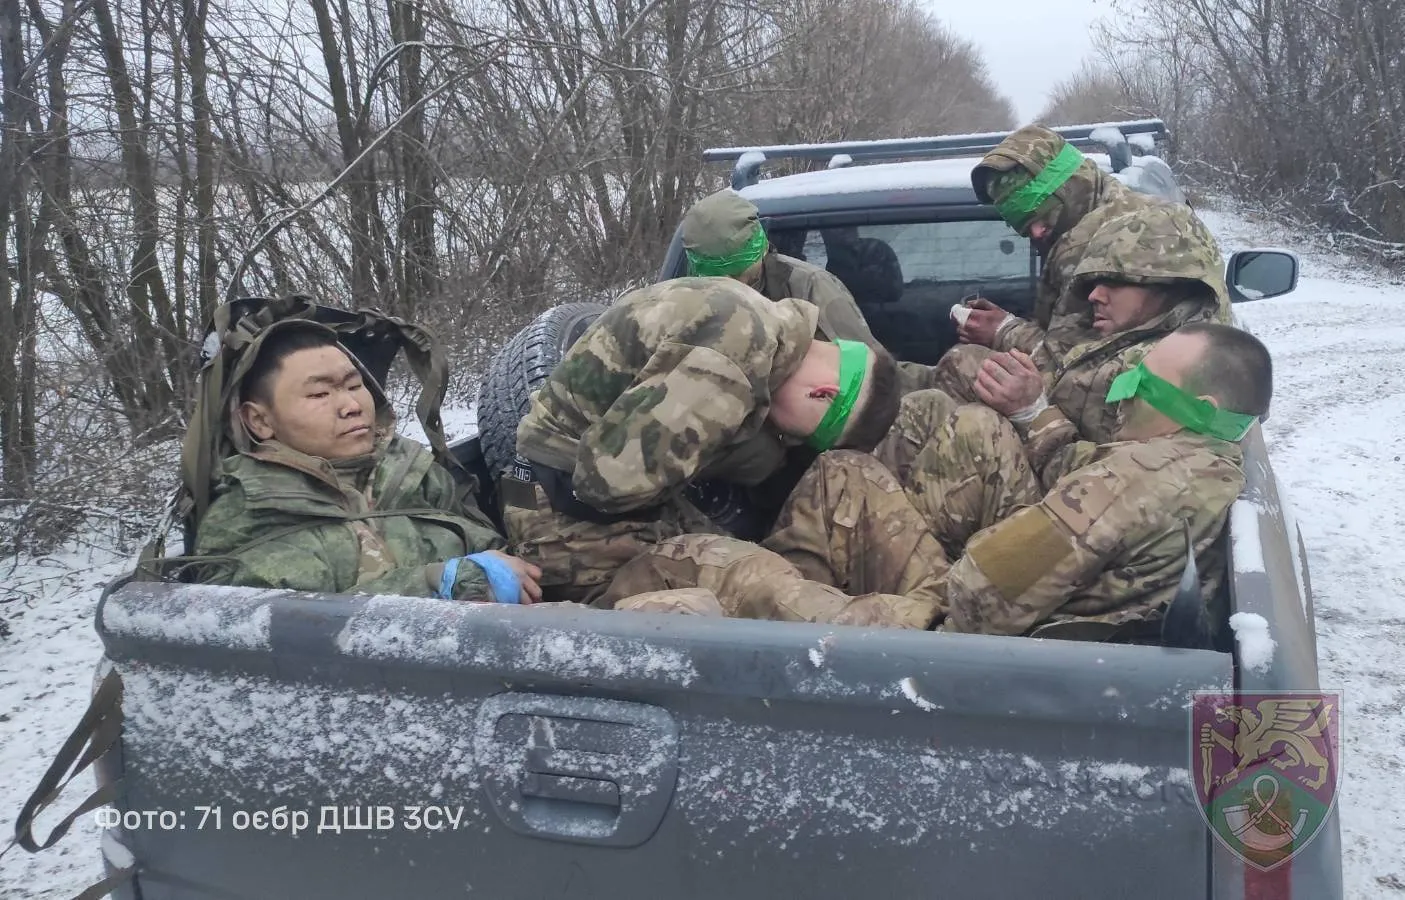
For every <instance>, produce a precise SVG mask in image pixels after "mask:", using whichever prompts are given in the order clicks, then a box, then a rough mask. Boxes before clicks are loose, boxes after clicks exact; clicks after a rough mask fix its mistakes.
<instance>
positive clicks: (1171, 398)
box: [1107, 363, 1257, 441]
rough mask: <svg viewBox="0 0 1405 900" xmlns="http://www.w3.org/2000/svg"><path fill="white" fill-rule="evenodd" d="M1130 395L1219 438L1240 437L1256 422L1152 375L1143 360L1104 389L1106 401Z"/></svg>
mask: <svg viewBox="0 0 1405 900" xmlns="http://www.w3.org/2000/svg"><path fill="white" fill-rule="evenodd" d="M1131 397H1141V398H1142V399H1143V400H1145V401H1146V402H1147V404H1148V405H1150V406H1151V408H1152V409H1154V410H1156V411H1157V412H1159V413H1161V414H1162V415H1164V416H1166V417H1167V418H1168V419H1170V420H1171V421H1173V422H1175V423H1176V424H1178V425H1181V426H1182V427H1184V428H1187V429H1189V430H1191V431H1194V432H1196V433H1197V434H1208V435H1210V436H1211V437H1217V438H1219V439H1220V440H1222V441H1239V440H1243V438H1244V435H1246V434H1248V433H1249V428H1250V427H1251V426H1253V424H1254V422H1255V421H1257V419H1256V417H1254V416H1250V415H1246V414H1245V413H1236V412H1230V411H1229V410H1225V409H1220V408H1219V407H1218V406H1216V405H1215V404H1213V403H1211V402H1209V401H1208V400H1201V399H1200V398H1199V397H1194V396H1191V395H1190V394H1187V393H1186V392H1185V391H1183V390H1181V389H1180V388H1178V387H1176V386H1175V385H1174V384H1172V383H1171V382H1169V381H1167V380H1166V379H1164V378H1161V377H1159V376H1157V375H1153V374H1152V373H1151V370H1150V369H1148V368H1147V367H1146V364H1145V363H1138V364H1137V366H1136V368H1133V369H1128V370H1127V371H1126V372H1123V373H1122V374H1121V375H1118V376H1117V377H1116V378H1114V379H1113V381H1112V386H1111V387H1109V388H1108V391H1107V402H1108V403H1117V402H1119V401H1122V400H1127V399H1129V398H1131Z"/></svg>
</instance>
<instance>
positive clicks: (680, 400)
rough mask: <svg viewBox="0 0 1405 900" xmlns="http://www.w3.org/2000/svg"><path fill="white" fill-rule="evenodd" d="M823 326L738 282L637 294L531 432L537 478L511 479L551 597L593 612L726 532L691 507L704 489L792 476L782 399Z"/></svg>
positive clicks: (523, 430)
mask: <svg viewBox="0 0 1405 900" xmlns="http://www.w3.org/2000/svg"><path fill="white" fill-rule="evenodd" d="M817 315H818V310H817V309H816V308H815V307H814V306H813V305H812V304H809V303H806V302H804V301H801V300H794V299H785V300H780V301H777V302H774V303H773V302H771V301H769V300H767V299H766V298H764V297H762V296H761V295H760V294H758V293H756V292H755V291H754V290H752V289H751V288H748V287H746V286H745V285H743V284H741V283H740V282H737V281H733V280H731V279H728V278H678V279H674V280H672V281H667V282H663V283H661V284H656V285H651V286H649V287H645V288H641V289H639V290H636V291H632V292H630V293H628V294H626V295H624V296H623V297H621V298H620V299H619V300H618V301H616V302H615V304H614V305H613V306H612V307H611V308H610V309H609V310H607V311H606V312H605V313H604V314H603V315H601V316H600V318H599V319H597V320H596V321H595V322H594V323H593V324H592V325H591V327H590V328H589V329H588V330H587V331H586V333H585V334H584V335H582V336H581V338H580V339H579V340H578V341H577V342H576V343H575V344H574V345H573V346H572V347H571V349H570V350H569V351H568V352H567V353H566V356H565V358H564V359H563V360H562V361H561V363H560V364H559V365H558V366H557V367H556V369H555V371H553V372H552V374H551V376H550V378H548V379H547V381H546V383H545V384H543V385H542V387H541V389H540V390H538V391H537V392H536V393H534V394H533V396H532V401H531V407H530V409H529V410H528V412H527V415H526V416H525V417H524V418H523V420H522V422H521V424H520V425H519V426H518V430H517V450H518V453H519V455H520V456H522V457H524V458H525V459H526V460H527V461H528V462H530V463H531V464H532V467H533V470H534V471H533V472H531V473H523V474H526V475H527V477H526V478H522V477H519V476H515V475H513V474H512V472H511V471H509V473H508V475H507V476H505V477H504V478H503V480H502V496H503V506H504V512H503V517H504V521H505V523H506V525H507V530H508V536H509V537H510V539H511V541H512V544H513V546H514V547H516V548H517V551H518V555H520V556H521V557H522V558H523V559H526V560H528V561H530V562H533V563H535V564H537V565H538V566H540V567H541V569H542V578H541V582H540V583H541V585H542V588H543V590H544V592H545V595H546V599H548V600H577V601H589V600H591V599H593V598H594V597H595V596H596V595H597V594H598V593H599V592H600V591H602V590H604V587H605V585H606V583H607V582H608V581H609V579H610V578H611V577H613V575H614V574H615V571H616V570H617V569H618V568H619V567H620V566H622V565H623V564H624V563H626V562H628V561H629V560H630V559H632V558H633V557H634V556H636V555H638V554H639V553H640V552H642V551H644V550H646V549H648V548H649V547H651V546H653V545H655V544H657V543H658V542H660V541H663V540H666V539H667V538H670V537H673V536H676V535H679V534H685V533H689V532H704V533H705V532H711V531H715V530H716V528H715V526H713V525H712V523H711V521H710V520H708V519H707V517H706V516H704V515H703V514H702V513H701V512H699V511H698V510H697V508H696V507H694V506H693V505H692V504H691V503H689V502H688V501H687V500H686V499H684V498H683V496H682V490H683V488H684V487H686V486H687V485H688V484H689V483H690V482H691V481H693V480H695V479H697V478H719V477H723V478H726V479H728V480H731V481H735V482H738V483H742V484H758V483H760V482H761V481H763V480H764V479H765V478H766V477H767V476H769V475H771V474H772V473H773V472H775V471H776V470H777V469H779V468H780V467H781V465H782V464H783V463H784V460H785V446H784V445H783V444H782V443H781V440H780V438H779V437H778V435H777V434H776V433H775V431H774V430H772V429H770V428H769V427H767V425H766V417H767V415H768V414H769V412H770V395H771V392H772V391H773V390H775V388H776V387H777V386H779V385H780V384H781V382H783V381H785V379H787V378H788V377H790V375H791V374H792V373H794V371H795V370H796V368H797V367H798V366H799V365H800V362H801V361H802V360H803V358H804V356H805V354H806V352H807V351H808V349H809V346H810V343H811V341H812V340H813V335H814V333H815V321H816V318H817ZM543 468H545V469H549V470H555V471H556V472H560V473H565V477H566V478H568V479H569V486H570V488H571V491H572V492H573V494H574V498H573V499H574V500H575V501H579V502H580V503H582V504H584V505H585V506H586V507H589V510H581V515H570V514H566V513H564V512H558V511H556V510H554V509H553V508H552V504H551V502H550V500H549V499H548V494H547V491H546V489H545V488H544V487H543V486H542V484H541V483H540V482H541V480H542V472H541V471H535V470H538V469H543ZM562 505H563V506H564V505H565V504H564V503H563V504H562ZM587 513H590V514H591V515H589V516H587Z"/></svg>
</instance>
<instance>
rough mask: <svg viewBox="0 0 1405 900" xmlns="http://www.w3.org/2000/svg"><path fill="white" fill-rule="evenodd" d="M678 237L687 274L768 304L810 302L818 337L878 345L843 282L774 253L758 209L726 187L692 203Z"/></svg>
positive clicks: (805, 263)
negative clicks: (724, 283)
mask: <svg viewBox="0 0 1405 900" xmlns="http://www.w3.org/2000/svg"><path fill="white" fill-rule="evenodd" d="M682 236H683V251H684V253H685V254H686V255H687V257H688V274H689V275H691V276H722V277H725V278H734V279H736V280H737V281H740V282H741V283H742V284H745V285H747V286H748V287H751V288H754V289H755V290H757V291H758V292H760V293H761V294H762V295H764V296H765V297H767V298H769V299H771V300H784V299H786V298H795V299H798V300H808V301H809V302H811V303H813V304H815V306H817V307H819V311H820V314H819V320H818V326H817V333H816V336H817V337H822V338H824V339H825V340H830V341H834V340H839V339H840V338H843V339H844V340H850V341H863V342H864V343H865V344H867V345H869V346H870V347H874V348H877V347H879V346H880V345H879V343H878V339H877V338H875V337H874V336H873V332H871V331H869V328H868V323H867V322H865V321H864V317H863V313H861V312H859V307H858V304H857V303H855V302H854V297H853V295H852V294H851V293H849V289H848V288H846V287H845V286H844V283H843V282H842V281H840V280H839V279H838V278H836V277H835V276H834V275H832V274H830V273H829V272H827V271H825V270H824V269H822V268H820V267H819V266H816V265H813V264H811V263H807V262H805V261H804V260H799V259H796V258H794V257H792V256H786V255H785V254H783V253H780V252H778V251H777V250H776V248H775V247H773V246H772V245H771V243H770V241H769V240H768V239H767V237H766V231H765V229H763V228H762V227H761V220H760V218H759V216H758V213H757V211H756V207H755V206H754V205H753V204H752V203H751V201H749V200H747V199H746V198H745V197H743V196H742V195H741V194H739V193H737V192H736V191H734V190H731V189H730V188H727V189H724V190H721V191H718V192H717V193H715V194H709V195H708V196H706V197H704V198H703V199H701V200H699V201H698V202H697V203H694V204H693V205H692V207H691V208H690V209H689V210H688V212H687V214H686V215H684V217H683V225H682Z"/></svg>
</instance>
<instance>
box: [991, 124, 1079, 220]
mask: <svg viewBox="0 0 1405 900" xmlns="http://www.w3.org/2000/svg"><path fill="white" fill-rule="evenodd" d="M1082 163H1083V154H1082V153H1079V152H1078V148H1076V147H1074V146H1073V145H1072V144H1064V148H1063V149H1062V150H1060V151H1059V153H1058V155H1057V156H1055V157H1054V158H1053V159H1051V160H1050V161H1049V164H1048V165H1046V166H1045V167H1044V168H1043V169H1041V170H1040V171H1039V174H1038V175H1036V176H1034V178H1033V180H1031V181H1030V182H1029V184H1026V185H1025V186H1024V187H1022V188H1020V189H1019V190H1017V191H1015V192H1013V193H1012V194H1010V196H1008V197H1006V198H1005V199H1004V200H1002V201H1000V202H999V203H997V204H995V208H996V210H998V211H999V213H1000V218H1002V219H1004V220H1005V222H1006V224H1008V225H1009V226H1010V227H1011V228H1013V229H1015V230H1016V231H1023V230H1024V229H1025V226H1027V225H1028V224H1029V220H1030V219H1032V218H1034V214H1035V212H1037V211H1038V209H1039V207H1041V206H1043V205H1044V201H1045V200H1048V199H1049V198H1050V197H1052V196H1053V195H1054V191H1057V190H1058V189H1059V188H1060V187H1062V186H1063V183H1064V182H1065V181H1068V179H1069V177H1070V176H1071V175H1073V173H1074V170H1076V169H1077V168H1078V167H1079V166H1080V165H1082Z"/></svg>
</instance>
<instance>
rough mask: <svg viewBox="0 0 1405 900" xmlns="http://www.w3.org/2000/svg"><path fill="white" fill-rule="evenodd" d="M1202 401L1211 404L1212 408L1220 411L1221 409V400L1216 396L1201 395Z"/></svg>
mask: <svg viewBox="0 0 1405 900" xmlns="http://www.w3.org/2000/svg"><path fill="white" fill-rule="evenodd" d="M1200 399H1201V400H1204V401H1205V402H1206V403H1208V404H1210V405H1211V406H1213V407H1215V408H1216V409H1219V407H1220V401H1219V398H1218V397H1215V396H1213V395H1211V394H1201V395H1200Z"/></svg>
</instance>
